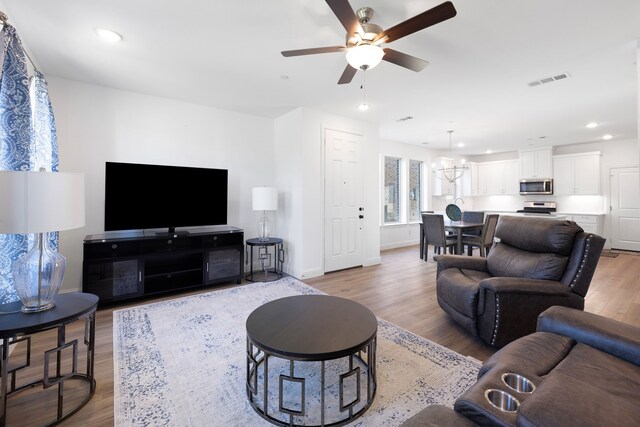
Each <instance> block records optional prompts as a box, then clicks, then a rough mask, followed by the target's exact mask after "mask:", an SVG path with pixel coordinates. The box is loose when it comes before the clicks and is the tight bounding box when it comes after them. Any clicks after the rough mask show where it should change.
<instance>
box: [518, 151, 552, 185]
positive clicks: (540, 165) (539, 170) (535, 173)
mask: <svg viewBox="0 0 640 427" xmlns="http://www.w3.org/2000/svg"><path fill="white" fill-rule="evenodd" d="M520 178H522V179H529V178H553V157H552V148H544V149H541V150H526V151H520Z"/></svg>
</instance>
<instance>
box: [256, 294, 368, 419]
mask: <svg viewBox="0 0 640 427" xmlns="http://www.w3.org/2000/svg"><path fill="white" fill-rule="evenodd" d="M377 331H378V322H377V320H376V317H375V315H374V314H373V313H372V312H371V311H370V310H369V309H368V308H366V307H364V306H363V305H361V304H358V303H356V302H353V301H351V300H348V299H344V298H338V297H332V296H328V295H297V296H292V297H286V298H281V299H278V300H275V301H271V302H269V303H267V304H264V305H263V306H261V307H258V308H257V309H256V310H254V311H253V312H252V313H251V314H250V315H249V318H248V319H247V397H248V398H249V402H250V403H251V406H252V407H253V408H254V409H255V410H256V412H258V414H260V415H261V416H262V417H263V418H265V419H266V420H268V421H270V422H271V423H273V424H276V425H283V426H284V425H319V426H341V425H344V424H348V423H350V422H351V421H353V420H354V419H356V418H357V417H359V416H360V415H362V414H363V413H364V412H365V411H366V410H367V409H368V408H369V406H371V403H372V402H373V398H374V397H375V393H376V385H377V382H376V369H375V364H376V363H375V361H376V333H377ZM272 359H274V360H272ZM296 362H297V363H296ZM270 366H271V367H270ZM270 369H271V372H270ZM296 369H297V370H296ZM274 370H275V372H273V371H274ZM278 374H279V375H278ZM276 375H278V376H277V377H276ZM361 377H364V379H365V380H366V386H365V385H364V383H363V382H361ZM273 383H275V384H273ZM285 390H288V391H289V392H288V393H286V392H285ZM292 391H293V393H292ZM285 394H287V396H285ZM364 394H366V400H364V399H363V397H364V396H363V395H364ZM292 395H293V396H294V397H295V400H296V402H292V398H291V397H292ZM275 396H277V401H276V400H275ZM276 402H277V405H276ZM270 403H271V408H270V405H269V404H270ZM270 411H271V412H270Z"/></svg>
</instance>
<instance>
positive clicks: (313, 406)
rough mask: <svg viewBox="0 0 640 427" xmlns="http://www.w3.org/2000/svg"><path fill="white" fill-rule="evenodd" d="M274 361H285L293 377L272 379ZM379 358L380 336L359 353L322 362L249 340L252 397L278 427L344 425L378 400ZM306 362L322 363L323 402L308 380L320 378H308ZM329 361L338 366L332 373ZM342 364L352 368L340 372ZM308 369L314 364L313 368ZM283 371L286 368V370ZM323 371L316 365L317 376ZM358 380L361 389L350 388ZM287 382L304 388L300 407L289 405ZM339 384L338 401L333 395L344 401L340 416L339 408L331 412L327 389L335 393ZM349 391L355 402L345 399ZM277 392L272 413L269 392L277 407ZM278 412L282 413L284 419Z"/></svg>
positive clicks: (257, 408)
mask: <svg viewBox="0 0 640 427" xmlns="http://www.w3.org/2000/svg"><path fill="white" fill-rule="evenodd" d="M270 359H275V360H272V364H279V365H282V364H285V369H286V370H288V375H287V374H283V373H281V374H280V375H279V376H278V380H277V381H270V378H269V375H270V374H269V364H270V363H269V362H270ZM375 361H376V338H374V339H373V340H372V341H370V342H369V343H368V344H366V345H365V346H363V347H362V348H360V349H359V350H357V351H356V352H355V353H353V354H350V355H348V356H345V357H342V358H339V359H331V360H319V361H302V360H297V359H291V358H287V357H284V356H282V355H280V354H275V353H270V352H268V351H265V350H264V349H262V348H260V347H259V346H258V345H256V344H255V343H253V342H252V341H251V340H250V339H249V338H247V397H248V398H249V403H250V404H251V406H252V407H253V409H254V410H255V411H256V412H257V413H258V414H259V415H260V416H261V417H263V418H264V419H266V420H267V421H269V422H271V423H272V424H275V425H280V426H325V427H337V426H342V425H345V424H349V423H351V422H352V421H353V420H355V419H356V418H358V417H359V416H361V415H362V414H363V413H364V412H365V411H366V410H367V409H368V408H369V407H370V406H371V404H372V403H373V399H374V397H375V394H376V387H377V382H376V368H375V366H376V362H375ZM274 362H275V363H274ZM303 363H305V364H307V363H318V364H319V365H320V384H319V395H320V396H319V401H318V398H317V396H315V395H314V396H310V395H309V393H308V388H311V386H310V385H309V386H308V384H307V383H309V384H311V383H312V382H313V381H314V379H313V378H311V377H305V376H303V375H304V374H305V372H302V371H305V370H309V369H302V370H301V366H300V365H301V364H303ZM286 364H288V367H286ZM327 364H331V366H332V369H330V370H329V371H330V372H327V371H328V369H327ZM337 365H344V367H346V369H345V370H344V372H335V371H336V369H335V368H336V367H337ZM306 367H307V368H308V366H306ZM280 371H281V372H282V369H281V370H280ZM317 373H318V372H317V370H314V369H311V372H310V374H311V375H317ZM272 375H273V373H272ZM296 375H298V376H296ZM361 377H364V380H363V381H366V385H364V387H365V393H366V401H364V400H363V399H364V398H365V396H363V393H362V386H363V385H361ZM315 381H317V380H315ZM354 382H355V387H353V386H352V387H348V383H351V384H353V383H354ZM273 383H275V384H273ZM287 384H288V385H289V387H291V386H294V385H295V386H297V387H299V388H300V393H299V395H300V401H299V402H298V404H297V407H296V408H291V407H287V406H286V405H287V403H286V402H285V397H284V395H285V387H286V386H287ZM298 384H299V385H298ZM335 387H337V388H338V394H339V397H338V399H335V398H332V399H333V400H334V401H335V400H337V401H338V402H337V403H338V408H337V414H336V410H335V409H334V410H333V411H328V410H327V409H328V408H327V405H328V402H327V401H328V400H329V399H327V392H329V393H330V392H331V389H332V388H335ZM348 388H350V390H348ZM354 388H355V393H354ZM314 394H315V393H314ZM347 394H349V397H352V399H351V401H349V402H345V400H346V399H347V396H346V395H347ZM275 395H277V397H278V400H277V408H275V410H274V409H273V408H272V409H271V413H270V408H269V403H270V399H269V396H274V398H272V400H271V402H272V403H273V406H274V407H275V403H276V401H275ZM353 395H355V397H353ZM334 404H335V402H334ZM318 406H319V407H318ZM356 408H358V409H356ZM318 412H319V415H318ZM328 412H331V413H328ZM278 415H279V416H280V417H279V418H278ZM345 416H346V418H345ZM314 417H315V419H318V417H319V423H317V424H315V423H314V424H307V423H305V420H306V419H308V418H311V420H310V421H313V420H314Z"/></svg>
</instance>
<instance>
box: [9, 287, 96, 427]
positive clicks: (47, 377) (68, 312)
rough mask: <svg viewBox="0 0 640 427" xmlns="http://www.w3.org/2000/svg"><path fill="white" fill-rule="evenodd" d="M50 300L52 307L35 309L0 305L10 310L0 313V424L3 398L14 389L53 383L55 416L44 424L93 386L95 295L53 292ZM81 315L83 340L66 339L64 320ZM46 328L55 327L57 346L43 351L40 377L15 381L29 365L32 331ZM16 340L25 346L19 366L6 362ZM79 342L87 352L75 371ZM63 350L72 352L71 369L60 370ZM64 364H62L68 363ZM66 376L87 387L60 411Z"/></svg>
mask: <svg viewBox="0 0 640 427" xmlns="http://www.w3.org/2000/svg"><path fill="white" fill-rule="evenodd" d="M54 301H55V304H56V305H55V307H53V308H52V309H50V310H46V311H41V312H38V313H22V312H21V311H20V307H21V305H22V304H21V303H20V302H19V301H16V302H12V303H9V304H3V305H0V311H1V312H3V313H11V314H2V315H0V339H2V350H1V351H2V354H1V356H2V358H1V361H0V376H1V377H2V378H1V385H0V387H1V389H0V411H2V412H0V426H4V425H6V422H7V399H8V398H9V397H10V396H11V395H13V394H14V393H18V392H20V391H22V390H26V389H28V388H32V387H35V386H38V385H42V389H43V390H44V389H47V388H49V387H53V386H57V387H58V399H57V416H56V418H55V419H53V420H51V421H50V422H49V423H48V424H47V425H52V424H57V423H58V422H60V421H62V420H64V419H66V418H67V417H70V416H71V415H73V414H75V413H76V412H77V411H78V410H79V409H80V408H82V407H83V406H84V405H85V404H86V403H87V402H88V401H89V400H90V399H91V397H92V396H93V393H94V392H95V390H96V381H95V379H94V355H95V354H94V353H95V352H94V348H95V331H96V322H95V320H96V308H97V306H98V297H97V296H95V295H92V294H85V293H80V292H73V293H68V294H61V295H57V296H56V297H55V299H54ZM15 311H17V312H15ZM14 312H15V313H14ZM82 318H84V319H85V328H84V340H83V342H78V340H77V339H75V340H72V341H69V342H67V340H66V337H65V329H66V326H67V324H69V323H71V322H74V321H76V320H79V319H82ZM50 329H57V333H58V338H57V347H55V348H52V349H49V350H47V351H45V353H44V373H43V377H42V379H38V380H35V381H28V382H26V383H24V384H19V381H18V374H19V372H20V370H22V369H23V368H27V367H29V366H30V362H31V338H32V335H34V334H37V333H38V332H44V331H48V330H50ZM19 342H25V344H26V346H27V350H26V360H25V361H24V363H22V364H21V365H19V366H15V365H11V366H10V365H9V345H10V344H16V343H19ZM82 346H84V347H85V348H86V356H87V357H86V360H87V366H86V371H85V372H79V370H78V347H82ZM63 351H65V352H66V353H69V352H70V353H71V354H72V355H73V359H72V360H71V370H70V371H69V372H65V373H63V372H62V365H63V361H62V355H63ZM50 361H51V364H52V365H53V366H54V367H55V371H54V372H49V365H50ZM64 365H65V366H66V365H68V364H64ZM67 380H81V381H85V382H87V383H88V384H89V390H88V394H87V396H85V398H84V399H83V400H82V401H81V402H80V403H79V404H78V405H77V406H75V407H73V408H71V409H68V410H67V411H66V412H65V411H63V404H64V383H65V381H67Z"/></svg>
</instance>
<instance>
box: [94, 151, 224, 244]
mask: <svg viewBox="0 0 640 427" xmlns="http://www.w3.org/2000/svg"><path fill="white" fill-rule="evenodd" d="M227 181H228V172H227V170H226V169H207V168H194V167H184V166H163V165H145V164H135V163H115V162H107V163H106V166H105V196H104V229H105V231H113V230H139V229H148V228H168V229H169V232H170V233H172V232H174V231H175V228H176V227H195V226H203V225H220V224H226V223H227Z"/></svg>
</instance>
